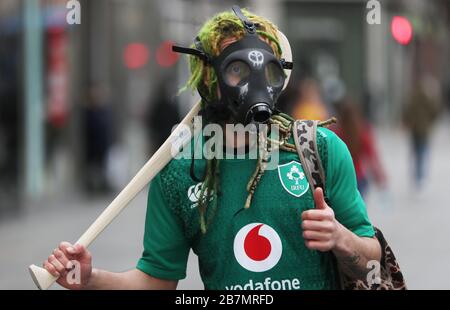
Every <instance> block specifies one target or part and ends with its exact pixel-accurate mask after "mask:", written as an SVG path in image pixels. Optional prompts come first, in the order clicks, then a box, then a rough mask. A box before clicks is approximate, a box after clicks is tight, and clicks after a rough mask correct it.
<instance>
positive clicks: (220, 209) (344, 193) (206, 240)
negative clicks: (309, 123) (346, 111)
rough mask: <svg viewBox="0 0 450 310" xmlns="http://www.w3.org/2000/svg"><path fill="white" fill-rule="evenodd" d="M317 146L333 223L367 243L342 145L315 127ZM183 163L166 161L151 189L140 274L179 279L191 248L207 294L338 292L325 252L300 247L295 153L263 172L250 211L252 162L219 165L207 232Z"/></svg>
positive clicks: (306, 192)
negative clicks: (213, 291)
mask: <svg viewBox="0 0 450 310" xmlns="http://www.w3.org/2000/svg"><path fill="white" fill-rule="evenodd" d="M290 142H291V143H293V139H292V138H291V141H290ZM317 143H318V148H319V152H320V154H321V158H322V160H323V165H324V169H325V170H326V176H327V179H326V189H327V196H328V199H329V202H330V205H331V207H332V208H333V210H334V212H335V216H336V219H337V220H338V221H339V222H340V223H341V224H343V225H344V226H346V227H347V228H348V229H349V230H351V231H352V232H354V233H355V234H356V235H358V236H361V237H373V236H374V230H373V228H372V225H371V223H370V221H369V219H368V216H367V212H366V207H365V204H364V201H363V200H362V198H361V196H360V194H359V192H358V190H357V186H356V177H355V172H354V168H353V163H352V158H351V155H350V153H349V151H348V149H347V147H346V145H345V144H344V142H343V141H342V140H340V139H339V138H338V137H337V136H336V135H335V134H334V133H333V132H332V131H330V130H328V129H325V128H319V129H318V135H317ZM190 163H191V161H190V160H188V159H179V160H172V161H171V162H170V163H169V164H168V165H167V166H166V167H165V168H164V169H163V170H162V171H161V172H160V173H159V174H158V175H157V176H156V177H155V179H154V180H153V181H152V183H151V185H150V190H149V195H148V206H147V216H146V225H145V235H144V252H143V255H142V257H141V259H140V260H139V262H138V264H137V268H138V269H139V270H141V271H143V272H145V273H147V274H149V275H151V276H153V277H156V278H160V279H168V280H179V279H183V278H185V276H186V264H187V259H188V254H189V250H190V249H192V250H193V251H194V253H195V254H196V255H198V259H199V268H200V273H201V278H202V280H203V283H204V285H205V288H206V289H274V290H276V289H334V288H337V282H336V280H337V279H336V275H335V270H334V265H333V263H332V257H331V255H330V253H322V252H319V251H315V250H309V249H308V248H306V246H305V244H304V239H303V236H302V228H301V214H302V212H303V211H305V210H307V209H312V208H314V200H313V195H312V190H311V188H309V184H308V182H307V180H306V176H305V175H304V174H303V169H302V165H301V164H300V161H299V158H298V155H297V154H296V153H290V152H284V151H280V154H279V163H278V168H277V169H274V170H266V171H265V173H264V175H263V177H262V178H261V180H260V182H259V184H258V187H257V189H256V192H255V195H254V198H253V201H252V204H251V207H250V208H249V209H244V204H245V200H246V198H247V194H248V193H247V190H246V186H247V183H248V181H249V179H250V177H251V175H252V174H253V172H254V170H255V167H256V160H251V159H223V160H221V164H220V189H221V193H220V195H219V197H218V203H217V208H216V210H215V213H214V217H213V220H212V222H211V223H209V225H208V230H207V232H206V234H202V233H201V232H200V225H199V213H198V210H197V200H198V193H199V189H200V186H201V184H200V183H198V182H195V181H193V180H192V179H191V177H190V174H189V168H190ZM195 167H196V170H197V173H196V175H198V176H199V175H202V168H203V167H204V162H203V161H202V160H196V165H195Z"/></svg>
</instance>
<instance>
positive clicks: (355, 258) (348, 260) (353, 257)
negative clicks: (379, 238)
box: [342, 251, 361, 267]
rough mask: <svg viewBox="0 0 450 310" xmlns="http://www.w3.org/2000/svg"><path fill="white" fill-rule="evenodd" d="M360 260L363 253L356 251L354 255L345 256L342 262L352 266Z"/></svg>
mask: <svg viewBox="0 0 450 310" xmlns="http://www.w3.org/2000/svg"><path fill="white" fill-rule="evenodd" d="M360 260H361V255H359V253H358V252H356V251H355V252H353V255H351V256H347V257H344V258H343V260H342V262H343V263H345V264H346V265H348V266H350V267H351V266H355V265H358V263H359V261H360Z"/></svg>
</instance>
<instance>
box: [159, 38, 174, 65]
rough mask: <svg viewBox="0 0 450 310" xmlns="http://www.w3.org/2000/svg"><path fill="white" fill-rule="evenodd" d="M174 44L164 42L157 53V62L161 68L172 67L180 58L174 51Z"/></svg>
mask: <svg viewBox="0 0 450 310" xmlns="http://www.w3.org/2000/svg"><path fill="white" fill-rule="evenodd" d="M172 46H173V42H172V41H164V42H163V43H162V44H161V45H160V46H159V47H158V50H157V51H156V61H157V62H158V64H159V65H160V66H161V67H171V66H173V65H174V64H176V62H177V61H178V59H179V58H180V55H179V54H178V53H174V52H173V51H172Z"/></svg>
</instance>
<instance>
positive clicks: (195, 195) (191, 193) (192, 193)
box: [187, 182, 214, 209]
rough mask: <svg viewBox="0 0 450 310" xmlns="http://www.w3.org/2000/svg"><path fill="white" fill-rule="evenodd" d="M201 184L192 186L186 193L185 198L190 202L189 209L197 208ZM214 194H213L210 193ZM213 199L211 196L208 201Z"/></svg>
mask: <svg viewBox="0 0 450 310" xmlns="http://www.w3.org/2000/svg"><path fill="white" fill-rule="evenodd" d="M202 184H203V183H202V182H200V183H197V184H194V185H192V186H190V187H189V189H188V191H187V196H188V198H189V200H190V201H191V202H192V205H191V209H193V208H195V207H197V206H198V200H199V199H200V193H201V191H202ZM211 193H214V192H211ZM212 199H213V196H211V198H210V201H211V200H212Z"/></svg>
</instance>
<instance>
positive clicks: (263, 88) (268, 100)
mask: <svg viewBox="0 0 450 310" xmlns="http://www.w3.org/2000/svg"><path fill="white" fill-rule="evenodd" d="M233 11H234V13H235V14H236V15H237V16H238V17H239V19H240V20H241V22H242V24H243V25H244V29H245V31H246V33H245V35H244V37H243V38H242V39H240V40H239V41H236V42H234V43H232V44H230V45H229V46H227V47H226V48H225V49H224V50H223V51H222V53H221V54H220V55H219V56H217V57H212V56H211V55H208V54H206V53H205V52H204V50H203V48H202V46H201V43H200V40H199V39H198V38H196V40H195V46H196V49H191V48H184V47H179V46H173V51H175V52H181V53H188V54H191V55H196V56H198V57H200V58H202V59H203V60H204V61H205V63H207V64H208V65H211V66H212V67H213V68H214V71H215V72H216V75H217V79H218V83H219V89H220V99H219V100H218V102H214V103H208V105H209V106H210V107H212V108H214V109H215V112H216V114H221V115H222V116H223V117H224V118H228V117H229V116H231V117H232V118H233V119H234V120H235V121H236V122H238V123H242V124H244V125H247V124H251V123H254V124H261V123H265V122H267V121H268V120H269V118H270V117H271V116H272V114H273V112H274V109H275V103H276V101H277V99H278V96H279V95H280V93H281V91H282V90H283V86H284V83H285V73H284V71H283V69H292V62H287V61H285V60H284V59H277V58H276V56H275V54H274V52H273V50H272V47H271V46H270V45H269V44H267V43H266V42H265V41H263V40H261V39H260V38H259V36H258V34H257V32H256V29H257V27H258V25H256V24H255V23H253V22H251V21H249V20H248V19H247V17H245V16H244V14H243V13H242V11H241V9H240V8H239V7H238V6H233ZM200 96H202V99H203V100H205V98H204V96H203V95H202V94H201V93H200Z"/></svg>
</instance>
